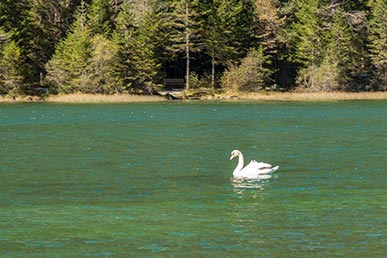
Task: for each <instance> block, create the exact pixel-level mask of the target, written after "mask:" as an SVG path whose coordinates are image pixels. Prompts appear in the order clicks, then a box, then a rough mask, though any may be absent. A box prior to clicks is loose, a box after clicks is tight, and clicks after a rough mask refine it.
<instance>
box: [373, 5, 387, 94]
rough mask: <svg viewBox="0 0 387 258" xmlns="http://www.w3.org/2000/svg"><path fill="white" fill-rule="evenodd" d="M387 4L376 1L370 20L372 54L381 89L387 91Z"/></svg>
mask: <svg viewBox="0 0 387 258" xmlns="http://www.w3.org/2000/svg"><path fill="white" fill-rule="evenodd" d="M386 10H387V2H386V1H385V0H375V1H373V5H372V16H371V19H370V37H369V39H370V45H369V47H370V52H371V59H372V64H373V65H374V67H375V68H376V74H375V75H376V77H377V78H378V82H379V83H380V84H381V88H383V89H384V90H387V26H386V24H387V12H386Z"/></svg>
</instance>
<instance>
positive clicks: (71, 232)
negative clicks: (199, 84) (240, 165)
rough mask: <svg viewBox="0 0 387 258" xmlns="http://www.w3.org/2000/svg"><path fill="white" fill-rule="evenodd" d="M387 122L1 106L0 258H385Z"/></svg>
mask: <svg viewBox="0 0 387 258" xmlns="http://www.w3.org/2000/svg"><path fill="white" fill-rule="evenodd" d="M386 110H387V102H385V101H375V102H368V101H360V102H328V103H275V102H273V103H156V104H155V103H152V104H150V103H149V104H148V103H144V104H111V105H110V104H103V105H91V104H90V105H75V104H1V105H0V141H1V142H0V155H1V163H0V218H1V219H0V256H1V257H336V256H337V257H384V255H385V253H386V252H387V198H386V196H387V173H386V172H387V161H386V150H385V148H386V145H387V113H386ZM233 149H239V150H241V151H242V152H243V153H244V155H245V159H246V160H247V161H249V160H250V159H257V160H259V161H265V162H270V163H271V164H273V165H279V166H280V169H279V170H278V171H277V172H276V174H275V175H274V176H273V177H272V178H269V179H263V180H260V181H255V182H244V181H235V180H232V179H231V173H232V170H233V168H234V167H235V166H236V161H235V160H233V161H229V155H230V152H231V151H232V150H233Z"/></svg>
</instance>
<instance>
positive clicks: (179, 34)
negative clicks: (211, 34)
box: [168, 0, 200, 90]
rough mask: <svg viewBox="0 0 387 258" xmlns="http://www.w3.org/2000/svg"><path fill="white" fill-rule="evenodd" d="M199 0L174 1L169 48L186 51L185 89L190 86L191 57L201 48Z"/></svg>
mask: <svg viewBox="0 0 387 258" xmlns="http://www.w3.org/2000/svg"><path fill="white" fill-rule="evenodd" d="M197 7H198V2H197V0H179V1H176V2H173V4H172V8H173V12H172V14H171V17H172V18H171V29H170V32H169V37H170V40H171V44H170V46H169V47H168V49H169V50H170V51H171V52H172V53H174V54H176V53H181V52H184V53H185V60H186V73H185V89H186V90H188V89H189V88H190V85H189V75H190V70H191V68H190V59H191V55H192V53H193V52H197V51H199V49H200V43H199V32H200V31H199V30H200V27H199V22H198V13H197Z"/></svg>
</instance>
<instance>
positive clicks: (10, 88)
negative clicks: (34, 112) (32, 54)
mask: <svg viewBox="0 0 387 258" xmlns="http://www.w3.org/2000/svg"><path fill="white" fill-rule="evenodd" d="M0 34H1V35H0V36H2V35H3V37H4V35H5V34H4V33H2V32H1V30H0ZM22 64H23V57H22V50H21V49H20V47H19V46H18V45H17V44H16V42H15V41H13V40H9V41H7V42H5V43H3V44H2V43H0V94H12V95H16V94H18V93H20V88H21V86H22V80H23V73H22V71H21V70H20V69H21V67H22Z"/></svg>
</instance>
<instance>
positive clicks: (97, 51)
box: [0, 0, 387, 95]
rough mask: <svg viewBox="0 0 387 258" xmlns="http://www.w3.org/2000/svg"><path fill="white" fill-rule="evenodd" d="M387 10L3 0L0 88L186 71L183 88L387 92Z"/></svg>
mask: <svg viewBox="0 0 387 258" xmlns="http://www.w3.org/2000/svg"><path fill="white" fill-rule="evenodd" d="M386 9H387V3H386V1H384V0H373V1H363V0H362V1H349V2H348V1H344V0H336V1H327V0H308V1H307V0H287V1H279V0H254V1H245V0H203V1H198V0H166V1H156V0H147V1H143V0H28V1H27V0H18V1H12V0H3V1H1V3H0V72H1V74H0V94H2V95H6V94H10V95H12V94H33V92H34V89H38V88H39V87H49V88H50V90H51V92H61V93H73V92H85V93H115V92H137V93H146V92H148V93H151V92H153V89H155V88H159V87H161V86H162V83H163V79H164V78H166V77H167V76H171V77H172V78H173V77H180V78H182V77H185V79H186V80H185V82H186V85H185V88H187V89H188V88H190V87H191V86H197V85H199V84H200V85H201V86H204V84H206V83H207V84H209V85H206V86H208V87H213V88H216V87H217V86H218V83H219V82H220V83H221V85H220V86H221V87H224V88H227V89H238V90H252V89H262V88H265V87H271V86H272V84H273V83H274V84H279V86H280V87H281V88H287V89H292V88H296V87H298V88H300V89H304V90H309V91H338V90H352V91H361V90H387V43H386V42H387V29H386V26H385V24H386V23H387V14H386ZM251 49H255V50H251ZM229 64H234V65H229ZM248 64H249V65H248ZM252 64H254V65H252ZM269 71H270V72H269ZM246 74H248V75H246ZM232 78H234V79H235V81H232V80H234V79H232ZM241 78H242V79H241ZM208 81H210V82H208ZM190 82H195V84H196V85H190V84H189V83H190ZM199 82H200V83H199ZM236 82H238V83H237V84H236Z"/></svg>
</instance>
